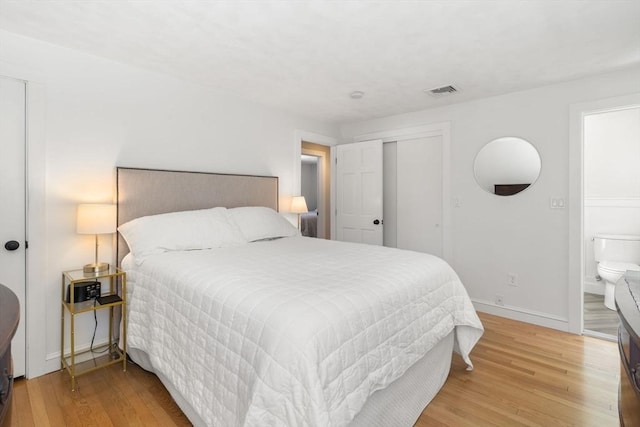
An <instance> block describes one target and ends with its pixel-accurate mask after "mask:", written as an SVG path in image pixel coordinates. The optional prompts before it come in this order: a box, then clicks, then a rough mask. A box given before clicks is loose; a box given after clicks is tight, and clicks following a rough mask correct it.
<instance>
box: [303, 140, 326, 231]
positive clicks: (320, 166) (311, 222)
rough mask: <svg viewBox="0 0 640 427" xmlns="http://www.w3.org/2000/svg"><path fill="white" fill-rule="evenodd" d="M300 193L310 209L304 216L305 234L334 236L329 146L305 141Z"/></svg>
mask: <svg viewBox="0 0 640 427" xmlns="http://www.w3.org/2000/svg"><path fill="white" fill-rule="evenodd" d="M300 153H301V155H300V195H302V196H304V197H305V200H306V202H307V209H308V210H309V212H308V213H307V214H303V215H302V221H303V223H302V227H301V228H302V234H303V235H304V236H307V237H317V238H320V239H330V238H331V215H330V212H331V161H330V159H331V152H330V148H329V147H328V146H325V145H320V144H315V143H312V142H307V141H302V142H301V146H300Z"/></svg>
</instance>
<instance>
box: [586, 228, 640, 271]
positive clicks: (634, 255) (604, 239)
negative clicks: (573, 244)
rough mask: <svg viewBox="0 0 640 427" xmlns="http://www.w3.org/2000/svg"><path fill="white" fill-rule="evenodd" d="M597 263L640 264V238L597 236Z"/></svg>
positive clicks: (594, 241)
mask: <svg viewBox="0 0 640 427" xmlns="http://www.w3.org/2000/svg"><path fill="white" fill-rule="evenodd" d="M593 250H594V256H595V260H596V262H600V261H617V262H631V263H634V264H640V236H634V235H626V234H596V235H595V236H594V237H593Z"/></svg>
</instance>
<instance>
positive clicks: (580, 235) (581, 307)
mask: <svg viewBox="0 0 640 427" xmlns="http://www.w3.org/2000/svg"><path fill="white" fill-rule="evenodd" d="M638 107H640V95H638V94H633V95H625V96H619V97H614V98H607V99H602V100H597V101H590V102H585V103H580V104H573V105H571V106H570V123H569V125H570V139H569V287H568V330H569V332H571V333H574V334H579V335H581V334H590V335H595V334H597V332H596V333H590V332H589V331H590V329H586V328H585V297H584V292H585V291H588V292H589V293H591V292H594V288H593V286H592V285H593V284H594V283H591V284H589V282H588V281H587V280H585V278H586V277H587V276H588V275H590V274H594V276H593V277H594V282H597V281H596V280H595V273H594V272H595V271H596V267H595V265H594V264H595V262H594V258H593V257H592V254H593V253H594V251H593V242H592V240H591V237H590V236H588V235H587V234H588V233H587V229H586V228H585V225H586V224H587V221H589V223H590V224H591V219H589V218H587V217H586V216H585V214H587V215H588V213H587V212H586V209H587V207H588V205H591V204H607V203H609V201H607V200H606V197H596V194H595V193H593V192H592V191H593V188H595V187H593V188H591V189H589V188H587V185H589V184H588V183H587V179H586V176H587V175H586V174H587V171H586V170H585V169H586V166H587V165H586V163H585V155H590V154H588V153H587V150H588V148H587V147H585V141H586V139H587V138H588V135H587V133H588V132H587V131H588V129H587V127H586V126H585V125H586V123H587V122H588V117H592V118H594V117H598V116H597V115H599V114H603V113H610V112H614V111H621V110H627V109H631V108H638ZM636 144H640V141H636ZM636 164H637V163H636ZM607 167H608V168H609V169H611V170H620V168H617V169H616V168H613V167H610V166H607ZM603 168H604V165H601V167H600V168H599V169H600V170H601V171H602V170H603ZM635 169H637V168H635ZM606 176H607V175H603V176H599V177H598V178H597V182H600V183H603V182H604V181H603V179H606ZM611 176H613V177H614V179H616V178H615V175H611ZM620 179H621V178H617V181H616V182H617V183H619V184H621V183H622V182H621V181H620ZM585 184H586V185H585ZM614 187H616V185H614ZM617 187H620V186H617ZM620 188H622V187H620ZM598 199H600V200H598ZM625 204H626V205H627V207H626V208H625V209H639V208H640V197H637V198H631V199H627V200H626V201H625ZM594 207H595V206H594ZM599 208H600V207H598V209H599ZM629 212H630V211H629ZM639 217H640V216H637V215H636V217H635V218H636V220H637V218H639ZM607 224H608V225H607V226H608V227H615V226H616V224H615V221H613V220H609V221H608V222H607ZM638 225H639V226H640V224H638ZM589 227H590V229H591V225H590V226H589ZM611 230H613V229H612V228H611ZM603 232H604V233H608V232H607V231H606V230H602V229H601V230H598V231H597V233H603ZM590 233H595V231H590ZM636 234H637V233H636ZM587 255H588V256H587ZM587 269H588V270H587ZM589 327H593V326H589ZM601 337H610V335H609V334H604V335H603V336H601Z"/></svg>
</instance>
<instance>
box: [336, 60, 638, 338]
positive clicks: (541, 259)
mask: <svg viewBox="0 0 640 427" xmlns="http://www.w3.org/2000/svg"><path fill="white" fill-rule="evenodd" d="M638 91H640V69H637V68H636V69H631V70H626V71H623V72H618V73H612V74H607V75H601V76H597V77H592V78H587V79H582V80H575V81H571V82H567V83H563V84H558V85H553V86H548V87H543V88H538V89H532V90H528V91H522V92H517V93H512V94H508V95H503V96H497V97H492V98H486V99H481V100H476V101H471V102H465V103H461V104H457V105H452V106H447V107H442V108H434V109H429V110H423V111H418V112H414V113H409V114H402V115H397V116H391V117H385V118H381V119H376V120H370V121H365V122H358V123H350V124H345V125H343V126H341V133H342V142H350V141H352V140H353V139H354V138H355V137H357V136H358V135H362V134H368V133H372V132H380V131H385V130H391V129H401V128H407V127H413V126H421V125H425V124H430V123H438V122H447V121H449V122H451V174H452V176H451V195H452V198H456V199H457V200H459V202H460V206H459V207H453V210H452V212H453V213H452V217H453V218H452V221H453V223H452V228H453V230H452V240H453V262H452V264H453V267H454V268H455V270H456V271H457V272H458V274H459V275H460V277H461V279H462V281H463V282H464V284H465V286H466V287H467V290H468V291H469V294H470V295H471V297H472V298H473V300H474V301H475V302H476V305H477V306H478V308H480V309H481V310H485V311H489V312H495V313H498V314H501V315H505V316H508V317H512V318H519V319H522V320H527V321H530V322H533V323H538V324H543V325H548V326H551V327H555V328H559V329H567V322H568V276H569V267H568V260H569V244H568V236H569V221H568V211H567V209H553V210H552V209H550V200H549V199H550V198H551V197H554V198H565V199H567V197H568V191H569V190H568V187H569V175H568V169H569V158H568V152H569V106H570V105H571V104H573V103H580V102H586V101H589V100H597V99H603V98H609V97H613V96H618V95H624V94H629V93H633V92H638ZM454 96H455V95H454ZM503 136H517V137H521V138H524V139H526V140H527V141H529V142H531V143H532V144H533V145H534V147H535V148H536V149H537V150H538V152H539V153H540V157H541V161H542V170H541V174H540V177H539V179H538V181H537V182H536V183H535V184H534V185H533V186H532V187H530V188H529V189H528V190H527V191H524V192H522V193H520V194H517V195H515V196H511V197H499V196H495V195H492V194H489V193H487V192H485V191H484V190H482V189H481V188H480V187H479V186H478V185H477V183H476V182H475V179H474V176H473V160H474V158H475V156H476V154H477V153H478V151H479V150H480V149H481V148H482V147H483V146H484V145H485V144H486V143H488V142H489V141H491V140H493V139H495V138H498V137H503ZM507 273H514V274H516V275H518V281H519V286H518V287H511V286H508V285H507ZM496 295H502V296H504V303H505V307H504V308H503V307H498V306H495V305H494V299H495V296H496Z"/></svg>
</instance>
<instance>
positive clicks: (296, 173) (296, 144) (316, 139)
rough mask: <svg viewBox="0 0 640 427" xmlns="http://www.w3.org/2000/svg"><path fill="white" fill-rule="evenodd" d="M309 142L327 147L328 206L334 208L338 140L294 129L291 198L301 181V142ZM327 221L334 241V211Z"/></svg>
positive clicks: (331, 211) (332, 210)
mask: <svg viewBox="0 0 640 427" xmlns="http://www.w3.org/2000/svg"><path fill="white" fill-rule="evenodd" d="M303 141H304V142H310V143H312V144H318V145H324V146H326V147H329V150H330V155H329V159H328V160H329V170H330V172H329V175H330V176H329V183H330V184H329V206H332V207H335V202H336V201H335V167H331V165H335V146H336V145H337V144H338V140H337V139H336V138H333V137H331V136H326V135H321V134H318V133H313V132H308V131H305V130H300V129H296V130H295V131H294V132H293V183H292V188H291V196H292V197H293V196H296V195H299V194H300V191H301V187H300V182H301V179H302V171H301V166H300V156H301V155H302V142H303ZM329 215H330V217H329V221H330V223H331V226H330V228H331V230H330V233H329V235H330V238H331V240H334V239H335V236H336V227H335V224H336V211H335V209H330V212H329Z"/></svg>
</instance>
